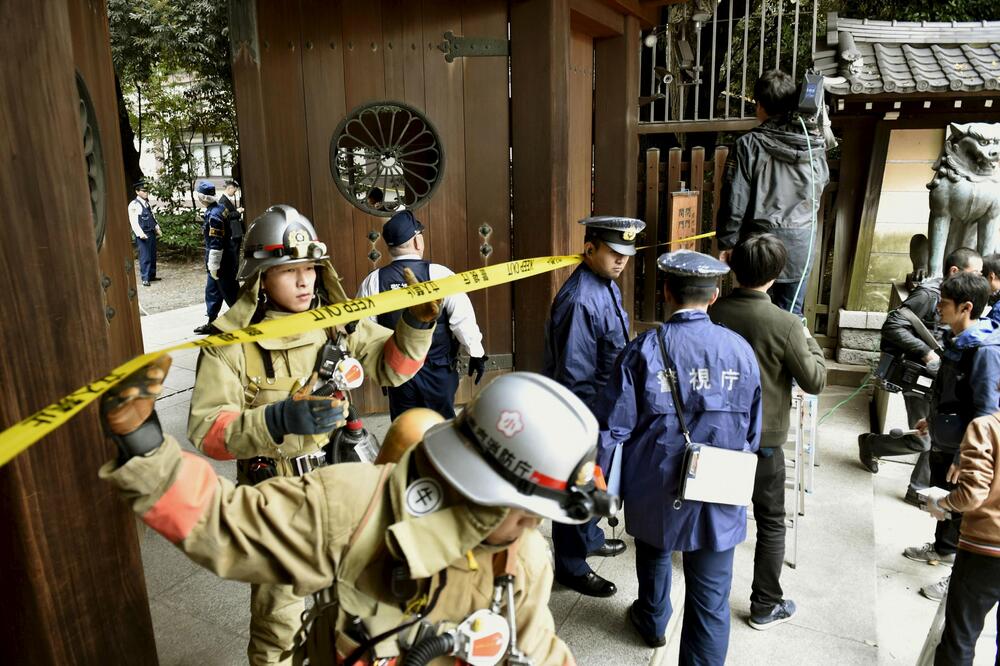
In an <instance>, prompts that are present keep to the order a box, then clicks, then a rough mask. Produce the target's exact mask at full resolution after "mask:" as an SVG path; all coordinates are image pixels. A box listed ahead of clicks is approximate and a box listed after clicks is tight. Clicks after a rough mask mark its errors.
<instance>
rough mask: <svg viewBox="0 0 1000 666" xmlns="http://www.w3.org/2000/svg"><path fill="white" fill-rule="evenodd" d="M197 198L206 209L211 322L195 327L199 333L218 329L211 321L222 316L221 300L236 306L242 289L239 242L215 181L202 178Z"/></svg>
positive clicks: (207, 293)
mask: <svg viewBox="0 0 1000 666" xmlns="http://www.w3.org/2000/svg"><path fill="white" fill-rule="evenodd" d="M195 201H197V202H198V205H199V206H201V207H202V208H204V209H205V222H204V224H203V225H202V230H203V231H204V233H205V268H206V270H207V271H208V277H207V278H206V280H205V308H206V310H207V314H208V323H206V324H204V325H202V326H199V327H198V328H196V329H194V332H195V333H197V334H198V335H211V334H212V333H216V332H217V329H216V327H213V326H212V322H213V321H215V318H216V317H217V316H219V310H221V309H222V301H223V300H225V302H226V305H228V306H229V307H233V303H235V302H236V297H237V294H238V292H239V289H240V285H239V283H238V282H237V281H236V271H237V269H238V267H239V246H238V245H237V246H235V247H234V245H233V243H232V238H231V231H230V229H229V223H228V222H227V219H226V218H227V215H226V208H225V206H223V205H222V204H221V203H219V201H218V198H217V197H216V195H215V185H213V184H212V183H210V182H208V181H207V180H202V181H200V182H199V183H198V185H197V187H196V188H195Z"/></svg>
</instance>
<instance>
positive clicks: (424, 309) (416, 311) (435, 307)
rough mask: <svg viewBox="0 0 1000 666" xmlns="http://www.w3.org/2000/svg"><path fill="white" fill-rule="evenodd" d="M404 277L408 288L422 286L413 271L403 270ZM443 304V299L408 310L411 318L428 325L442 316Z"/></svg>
mask: <svg viewBox="0 0 1000 666" xmlns="http://www.w3.org/2000/svg"><path fill="white" fill-rule="evenodd" d="M403 277H404V278H405V279H406V284H407V285H408V286H411V287H412V286H413V285H415V284H420V282H419V280H417V276H416V275H414V274H413V271H411V270H410V269H409V268H404V269H403ZM442 302H443V301H442V299H438V300H436V301H429V302H427V303H420V304H419V305H414V306H412V307H410V308H408V309H409V312H410V316H412V317H413V318H414V319H418V320H420V321H422V322H424V323H425V324H428V323H430V322H432V321H437V318H438V315H440V314H441V303H442Z"/></svg>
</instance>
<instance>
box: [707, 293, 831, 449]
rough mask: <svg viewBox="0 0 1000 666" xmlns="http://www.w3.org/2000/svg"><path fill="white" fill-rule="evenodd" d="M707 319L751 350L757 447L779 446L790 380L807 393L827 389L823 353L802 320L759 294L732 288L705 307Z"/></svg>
mask: <svg viewBox="0 0 1000 666" xmlns="http://www.w3.org/2000/svg"><path fill="white" fill-rule="evenodd" d="M708 315H709V316H710V317H711V318H712V321H714V322H715V323H716V324H720V325H722V326H725V327H726V328H728V329H730V330H732V331H735V332H737V333H739V334H740V335H742V336H743V338H744V339H746V341H747V342H749V343H750V346H751V347H752V348H753V351H754V354H755V355H756V356H757V364H758V365H759V366H760V388H761V392H762V397H763V403H764V424H763V428H762V429H761V436H760V445H761V446H762V447H777V446H783V445H784V443H785V441H787V439H788V411H789V409H790V408H791V404H792V379H794V380H795V381H797V382H798V384H799V386H800V387H801V388H802V390H803V391H805V392H806V393H812V394H816V393H819V392H821V391H822V390H823V387H825V386H826V360H825V359H824V357H823V350H822V349H820V347H819V345H818V344H816V341H815V340H813V339H812V337H810V336H809V335H807V334H806V329H805V327H804V326H803V325H802V320H800V319H799V318H798V317H796V316H795V315H793V314H792V313H790V312H787V311H785V310H782V309H781V308H779V307H778V306H777V305H774V304H773V303H771V299H770V298H768V296H767V294H765V293H763V292H760V291H754V290H753V289H734V290H733V292H732V293H731V294H730V295H729V296H727V297H725V298H723V299H721V300H719V301H718V302H716V303H715V305H713V306H712V307H711V308H709V310H708Z"/></svg>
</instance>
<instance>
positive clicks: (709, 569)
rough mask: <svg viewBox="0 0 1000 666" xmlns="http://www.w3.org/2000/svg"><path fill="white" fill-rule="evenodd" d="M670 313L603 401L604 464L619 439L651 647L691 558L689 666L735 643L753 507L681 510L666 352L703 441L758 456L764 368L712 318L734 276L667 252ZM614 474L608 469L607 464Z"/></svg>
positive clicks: (636, 614)
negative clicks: (739, 561) (732, 622)
mask: <svg viewBox="0 0 1000 666" xmlns="http://www.w3.org/2000/svg"><path fill="white" fill-rule="evenodd" d="M657 265H658V267H659V269H660V270H662V271H664V272H665V273H666V281H665V285H664V287H665V288H664V298H665V302H666V309H667V311H668V312H669V313H670V315H669V318H668V319H667V322H666V323H665V324H663V325H661V326H660V327H659V328H656V329H653V330H649V331H646V332H645V333H643V334H641V335H639V336H637V337H636V339H635V340H633V341H632V342H630V343H629V344H628V346H626V347H625V351H624V352H622V354H621V356H620V357H619V358H618V361H617V362H616V363H615V367H614V370H613V371H612V373H611V377H610V379H609V380H608V383H607V385H606V386H605V387H604V390H603V392H602V394H601V396H600V398H599V399H598V401H597V405H596V408H595V415H596V416H597V420H598V423H599V424H600V427H601V441H600V450H599V453H598V461H599V463H600V464H601V465H602V466H603V465H606V464H607V462H608V461H609V460H610V459H611V455H612V452H613V451H614V449H615V447H616V446H617V445H618V444H619V443H621V444H622V445H623V446H622V459H621V465H622V468H621V488H622V490H623V493H622V501H623V502H624V504H625V525H626V531H627V532H628V533H629V534H631V535H632V536H633V537H635V550H636V553H635V568H636V574H637V577H638V579H639V598H638V599H637V600H636V601H635V602H634V603H633V604H632V605H631V606H630V607H629V611H628V619H629V622H630V623H631V624H632V626H633V627H634V628H635V629H636V630H637V631H638V633H639V635H640V636H641V638H642V639H643V641H645V642H646V644H647V645H649V646H650V647H654V648H655V647H659V646H661V645H663V644H664V643H665V639H664V630H665V628H666V625H667V621H668V620H669V619H670V613H671V608H670V557H671V553H672V552H673V551H675V550H677V551H681V552H682V553H683V557H684V580H685V585H686V588H685V597H686V601H685V607H684V624H683V628H682V630H681V646H680V663H682V664H692V663H697V664H718V665H720V666H721V664H723V663H724V662H725V659H726V651H727V649H728V645H729V589H730V585H731V583H732V574H733V551H734V549H735V547H736V545H737V544H738V543H740V542H742V541H743V540H744V539H745V538H746V520H747V516H746V508H745V507H742V506H731V505H723V504H711V503H703V502H697V501H693V500H686V501H683V502H680V504H679V505H678V504H676V503H675V500H676V499H677V498H678V488H679V484H680V480H681V463H682V461H683V459H684V454H685V450H686V445H685V441H684V438H683V436H682V433H681V430H680V426H679V421H678V419H677V417H676V413H677V412H676V408H675V406H674V401H673V396H672V393H671V383H670V382H669V381H668V379H669V375H667V374H666V371H667V370H668V368H667V367H665V365H666V364H665V363H664V352H663V350H661V347H660V341H661V340H662V341H663V343H664V347H665V354H666V357H667V359H669V364H670V365H672V366H673V370H674V371H675V376H676V377H677V384H678V387H677V388H678V397H679V399H680V402H681V404H682V405H683V411H684V417H685V420H686V423H687V426H688V429H689V430H690V433H691V439H692V441H694V442H701V443H705V444H707V445H710V446H718V447H721V448H726V449H734V450H737V451H756V450H757V448H758V444H759V440H760V429H761V388H760V374H759V371H758V367H757V361H756V359H755V358H754V353H753V350H752V349H751V348H750V345H748V344H747V342H746V341H745V340H744V339H743V338H742V337H740V336H739V335H738V334H736V333H734V332H732V331H730V330H728V329H725V328H723V327H721V326H718V325H716V324H713V323H712V321H711V320H710V319H709V318H708V314H707V313H706V310H707V308H708V306H709V305H710V304H711V303H713V302H714V301H715V299H716V297H717V296H718V293H719V290H718V288H717V286H716V285H717V281H718V278H719V276H720V275H724V274H725V273H727V272H728V271H729V268H728V267H727V266H726V265H725V264H723V263H722V262H720V261H718V260H716V259H714V258H713V257H709V256H707V255H704V254H701V253H698V252H691V251H688V250H679V251H677V252H670V253H667V254H664V255H662V256H660V258H659V260H658V261H657ZM605 469H606V467H605Z"/></svg>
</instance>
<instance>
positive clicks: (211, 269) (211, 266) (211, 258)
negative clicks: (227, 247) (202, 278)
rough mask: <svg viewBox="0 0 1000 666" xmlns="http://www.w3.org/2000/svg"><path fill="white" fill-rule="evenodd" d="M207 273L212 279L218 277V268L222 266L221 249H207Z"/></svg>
mask: <svg viewBox="0 0 1000 666" xmlns="http://www.w3.org/2000/svg"><path fill="white" fill-rule="evenodd" d="M207 267H208V274H209V275H211V276H212V279H213V280H218V279H219V269H220V268H222V250H209V251H208V266H207Z"/></svg>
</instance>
